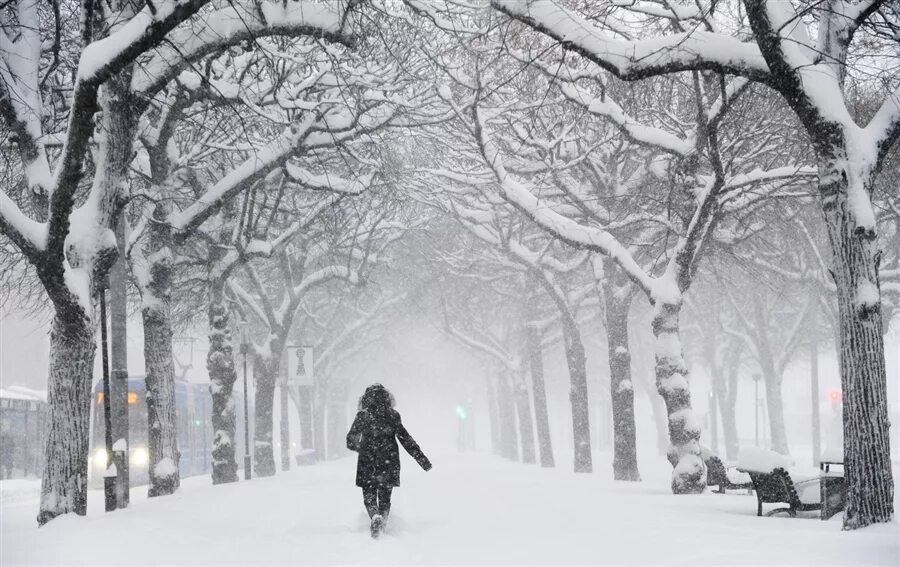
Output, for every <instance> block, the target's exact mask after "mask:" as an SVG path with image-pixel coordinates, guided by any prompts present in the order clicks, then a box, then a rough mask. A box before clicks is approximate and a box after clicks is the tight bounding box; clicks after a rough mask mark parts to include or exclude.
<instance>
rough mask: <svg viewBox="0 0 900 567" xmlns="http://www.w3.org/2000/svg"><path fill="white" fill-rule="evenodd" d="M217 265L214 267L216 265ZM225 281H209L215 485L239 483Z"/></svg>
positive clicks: (214, 257)
mask: <svg viewBox="0 0 900 567" xmlns="http://www.w3.org/2000/svg"><path fill="white" fill-rule="evenodd" d="M221 254H224V250H222V248H221V247H218V246H216V247H214V248H213V252H212V254H211V256H212V257H211V261H212V262H213V263H214V262H215V261H216V260H217V259H218V258H219V256H220V255H221ZM213 265H214V264H213ZM224 287H225V281H224V278H222V277H218V275H217V274H211V276H210V281H209V353H208V354H207V356H206V369H207V371H208V372H209V382H210V384H209V393H210V394H211V395H212V401H213V404H212V405H213V407H212V419H211V421H212V428H213V450H212V458H213V470H212V481H213V484H223V483H226V482H236V481H237V479H238V475H237V468H238V466H237V462H236V461H235V458H234V451H235V448H234V434H235V415H234V396H233V395H232V392H233V390H234V383H235V381H236V380H237V372H236V371H235V368H234V353H233V351H232V347H231V327H230V324H229V312H228V306H227V305H226V304H225V289H224Z"/></svg>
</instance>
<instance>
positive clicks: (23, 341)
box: [0, 312, 900, 462]
mask: <svg viewBox="0 0 900 567" xmlns="http://www.w3.org/2000/svg"><path fill="white" fill-rule="evenodd" d="M48 333H49V324H48V323H46V322H45V321H44V320H42V318H40V317H37V318H35V317H30V316H28V315H26V314H23V313H20V312H11V313H10V312H7V313H5V314H4V316H3V318H2V319H0V354H2V356H0V387H3V388H6V387H9V386H25V387H28V388H32V389H37V390H45V389H46V380H47V378H46V365H47V348H48V345H49V337H48ZM128 333H129V334H128V366H129V374H130V375H132V376H134V375H143V374H144V373H145V372H144V366H143V358H144V352H143V335H142V327H141V325H140V321H139V320H134V319H131V320H130V321H129V326H128ZM586 335H587V336H588V337H591V335H590V334H589V333H586ZM185 336H186V335H185ZM194 338H195V343H194V357H193V361H192V368H191V369H190V370H188V371H187V372H186V374H185V378H186V379H187V380H188V381H190V382H196V383H206V382H207V376H206V346H205V344H206V340H205V337H203V336H202V335H196V336H195V337H194ZM592 338H593V339H594V340H593V341H592V342H591V343H589V344H593V345H594V346H595V347H596V349H595V351H594V355H593V356H592V354H591V349H590V348H588V364H589V376H601V377H602V376H604V375H606V374H607V372H608V370H607V369H606V368H605V354H604V353H601V352H599V349H600V346H601V345H599V344H598V342H597V341H599V338H598V337H596V336H594V337H592ZM98 343H99V337H98ZM885 346H886V350H885V356H886V362H887V376H888V393H889V396H890V398H889V399H890V403H891V415H893V416H898V414H900V333H898V332H897V331H892V332H890V333H889V334H888V335H887V336H886V337H885ZM795 358H796V359H795V360H794V361H793V362H792V363H791V364H790V365H789V366H788V368H787V370H786V372H785V377H784V383H783V386H782V391H783V395H784V402H785V420H786V425H787V427H786V428H787V435H788V441H789V443H790V446H791V448H792V450H793V451H792V452H793V453H798V452H799V453H800V454H806V453H809V452H810V451H811V441H810V435H811V434H810V419H811V418H810V411H811V410H810V406H811V402H810V398H809V395H810V394H809V380H810V378H809V362H808V359H807V358H804V357H803V356H802V354H801V355H798V356H797V357H795ZM182 360H183V361H184V362H187V359H186V358H185V357H182ZM240 361H241V359H240V356H239V355H238V358H237V362H238V379H239V384H238V385H237V387H240V378H241V366H240ZM545 364H546V374H547V376H546V380H547V385H548V403H549V404H550V411H551V433H552V435H553V441H554V450H555V453H556V457H557V461H560V460H562V461H563V462H566V461H568V460H570V459H571V451H572V449H571V445H572V439H571V431H570V428H569V425H568V415H569V412H570V408H569V405H568V387H569V386H568V376H567V373H566V367H565V359H564V357H563V353H562V352H561V351H560V349H559V348H558V347H556V348H554V349H551V350H548V352H547V353H546V355H545ZM99 365H100V357H99V356H98V357H97V360H96V364H95V372H94V375H95V379H96V380H99V379H100V377H101V373H100V366H99ZM495 370H496V365H494V364H492V363H491V362H490V361H486V360H485V359H484V358H483V357H477V356H474V355H473V353H472V351H471V350H469V349H465V348H463V347H461V346H460V345H459V344H457V343H456V342H455V341H453V340H451V339H450V338H448V337H447V336H446V335H445V334H444V333H443V332H442V331H441V328H440V321H433V320H431V319H429V317H428V315H427V314H424V315H423V316H422V317H421V318H420V319H418V320H416V321H415V322H409V321H404V322H403V323H402V324H398V325H396V326H394V327H392V328H390V329H389V330H388V331H387V332H385V333H384V334H383V335H382V337H381V338H380V340H379V342H378V343H377V344H376V345H374V346H372V347H369V348H368V349H367V350H366V352H365V355H364V356H363V357H362V358H361V360H360V362H358V363H355V364H354V365H352V367H351V369H350V371H348V374H349V375H348V379H349V381H350V384H351V385H350V389H349V396H350V399H351V401H350V402H349V403H348V406H347V412H348V415H349V416H352V413H353V412H354V411H355V401H356V399H357V398H358V397H359V395H361V394H362V391H363V390H364V389H365V387H366V386H367V385H369V384H371V383H375V382H380V383H382V384H384V385H385V386H387V387H388V388H389V389H390V390H391V391H392V392H393V393H394V395H395V397H396V400H397V409H398V410H399V411H400V412H401V415H403V416H404V422H405V423H406V424H407V426H408V428H409V429H410V431H411V432H412V433H413V435H414V436H417V437H422V442H423V443H425V444H426V445H428V444H429V443H431V442H433V443H434V444H435V445H436V448H438V449H439V450H441V451H444V450H451V449H452V450H455V449H456V442H457V441H456V436H457V419H458V418H457V417H456V412H455V408H456V405H457V404H459V403H462V404H464V405H466V406H470V408H469V409H470V410H471V411H470V412H469V416H470V419H472V420H473V421H474V422H475V429H476V440H475V443H476V449H477V450H481V451H487V450H489V444H490V437H489V435H490V430H489V420H488V414H487V406H486V404H487V401H486V387H487V386H486V382H485V380H486V379H487V378H488V376H489V375H490V373H491V372H493V371H495ZM249 372H250V377H251V378H250V381H249V383H250V387H251V392H252V387H253V386H252V385H253V380H252V376H253V367H252V364H251V365H249ZM176 374H179V375H180V371H179V368H178V367H177V366H176ZM606 384H607V383H603V384H601V383H598V382H591V381H589V383H588V389H589V391H590V392H591V395H592V397H598V396H606V395H608V394H607V391H606V390H607V388H608V386H607V385H606ZM753 387H754V384H753V380H752V379H751V372H750V371H749V370H744V371H743V372H742V377H741V381H740V385H739V390H740V392H739V394H738V397H737V405H736V408H735V413H736V416H737V422H738V432H739V435H740V438H741V441H742V443H745V444H753V443H754V441H755V439H754V418H753V412H754V405H753ZM691 388H692V400H693V407H694V409H695V410H696V412H697V415H698V416H700V418H701V419H702V420H703V436H702V438H701V440H702V442H703V443H708V442H709V434H710V433H709V421H708V412H709V397H708V396H709V391H710V386H709V378H708V374H707V370H706V368H705V367H704V366H703V365H702V364H695V365H693V367H692V373H691ZM839 389H840V376H839V374H838V367H837V361H836V359H835V354H834V352H833V351H824V350H823V351H820V352H819V394H820V413H821V419H822V428H823V429H822V432H823V447H824V448H827V447H828V439H829V436H831V438H834V429H835V428H836V427H837V424H838V421H839V418H838V416H837V414H836V413H835V412H834V410H833V409H832V405H831V403H830V402H829V401H828V400H827V395H828V393H829V391H831V390H839ZM763 390H764V388H763V387H762V385H760V402H761V406H762V412H763V413H761V415H760V441H761V443H764V442H765V440H766V439H767V437H768V435H769V433H768V432H769V429H768V422H767V419H766V415H765V413H764V412H765V397H764V391H763ZM251 395H252V394H251ZM635 406H636V407H635V421H636V425H637V434H638V440H637V446H638V448H639V451H642V452H645V453H648V454H656V452H657V447H656V444H657V431H656V427H657V426H656V424H655V423H654V421H653V417H652V410H651V405H650V402H649V400H648V398H647V396H646V395H644V394H643V393H642V391H641V390H640V389H639V390H637V392H636V396H635ZM602 411H603V410H601V408H599V407H595V409H594V413H593V414H592V443H593V444H594V445H595V446H600V445H601V444H605V446H607V447H608V446H609V444H610V442H611V441H610V436H611V432H610V428H609V425H608V424H607V420H608V419H609V418H608V416H604V415H602ZM607 411H608V410H607ZM275 412H276V416H275V418H276V423H277V422H278V420H279V419H280V411H279V406H278V404H276V407H275ZM289 415H290V419H291V430H292V442H293V443H294V444H295V445H296V441H297V439H299V432H300V430H299V424H298V423H297V415H296V411H295V410H294V408H293V406H292V405H291V406H290V411H289ZM279 433H280V431H279V429H278V427H276V428H275V438H276V442H277V441H279V439H278V438H279ZM721 435H722V433H721V427H720V432H719V436H720V441H719V442H720V444H721V443H722V442H723V441H722V440H721ZM897 437H898V435H897V432H896V430H895V429H893V428H892V443H893V445H894V446H896V445H897V443H898V442H900V440H898V439H897ZM426 440H427V441H426ZM720 450H721V447H720ZM803 460H804V461H805V460H807V459H806V458H803Z"/></svg>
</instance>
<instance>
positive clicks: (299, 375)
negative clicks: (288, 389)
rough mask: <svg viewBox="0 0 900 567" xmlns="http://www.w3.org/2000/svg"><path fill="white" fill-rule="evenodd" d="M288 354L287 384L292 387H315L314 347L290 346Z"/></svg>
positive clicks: (287, 350)
mask: <svg viewBox="0 0 900 567" xmlns="http://www.w3.org/2000/svg"><path fill="white" fill-rule="evenodd" d="M285 352H286V353H287V383H288V384H289V385H291V386H312V385H313V347H311V346H289V347H287V348H286V349H285Z"/></svg>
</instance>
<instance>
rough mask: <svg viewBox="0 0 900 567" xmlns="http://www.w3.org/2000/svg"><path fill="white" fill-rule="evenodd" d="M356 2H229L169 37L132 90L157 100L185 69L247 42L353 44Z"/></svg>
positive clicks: (141, 71)
mask: <svg viewBox="0 0 900 567" xmlns="http://www.w3.org/2000/svg"><path fill="white" fill-rule="evenodd" d="M351 4H352V2H343V1H339V2H324V3H323V2H313V1H311V0H299V1H298V0H291V1H290V2H280V1H276V2H270V1H262V2H256V3H249V2H247V3H241V4H237V3H234V2H232V3H229V4H228V5H227V6H223V7H220V8H218V9H216V10H214V11H210V12H209V13H206V14H204V16H203V18H202V20H201V21H199V22H192V25H191V26H187V27H184V28H179V29H177V30H175V31H174V32H172V33H171V34H169V41H168V42H167V43H166V44H165V45H162V46H160V47H159V48H157V49H156V50H155V51H154V52H153V54H152V56H151V57H150V59H149V61H147V62H146V63H144V64H143V65H139V66H137V67H136V68H135V72H134V75H133V78H132V82H131V88H132V90H133V91H134V92H136V93H141V94H144V95H149V96H152V95H153V94H155V93H156V92H158V91H159V90H160V89H162V88H163V87H164V86H165V85H166V84H167V83H168V82H169V81H170V80H172V79H174V78H175V77H176V76H178V74H179V73H181V71H183V70H184V67H185V65H187V64H188V63H191V62H195V61H198V60H200V59H201V58H203V57H204V56H206V55H209V54H211V53H214V52H216V51H220V50H222V49H223V48H226V47H229V46H231V45H236V44H238V43H240V42H241V41H245V40H252V39H254V38H257V37H261V36H266V35H285V36H288V35H289V36H304V35H305V36H311V37H321V38H324V39H327V40H329V41H333V42H338V43H344V44H350V43H352V37H351V34H352V28H351V27H350V21H349V18H348V17H347V16H348V10H349V8H348V6H349V5H351Z"/></svg>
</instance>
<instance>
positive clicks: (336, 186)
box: [284, 162, 375, 195]
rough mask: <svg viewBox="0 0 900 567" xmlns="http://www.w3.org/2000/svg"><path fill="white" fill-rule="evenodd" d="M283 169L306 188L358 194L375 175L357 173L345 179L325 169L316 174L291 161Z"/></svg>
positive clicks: (368, 184)
mask: <svg viewBox="0 0 900 567" xmlns="http://www.w3.org/2000/svg"><path fill="white" fill-rule="evenodd" d="M284 171H285V173H287V175H288V177H290V178H291V179H292V180H293V181H296V182H297V183H298V184H300V185H302V186H303V187H306V188H307V189H314V190H317V191H334V192H337V193H345V194H348V195H359V194H360V193H362V192H363V191H365V190H366V189H368V188H369V187H371V185H372V181H373V179H374V177H375V174H374V173H367V174H363V175H359V176H357V177H356V178H355V179H346V178H343V177H340V176H338V175H334V174H330V173H328V172H327V171H326V172H325V173H322V174H316V173H313V172H311V171H310V170H308V169H306V168H305V167H301V166H299V165H297V164H295V163H292V162H287V164H285V168H284Z"/></svg>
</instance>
